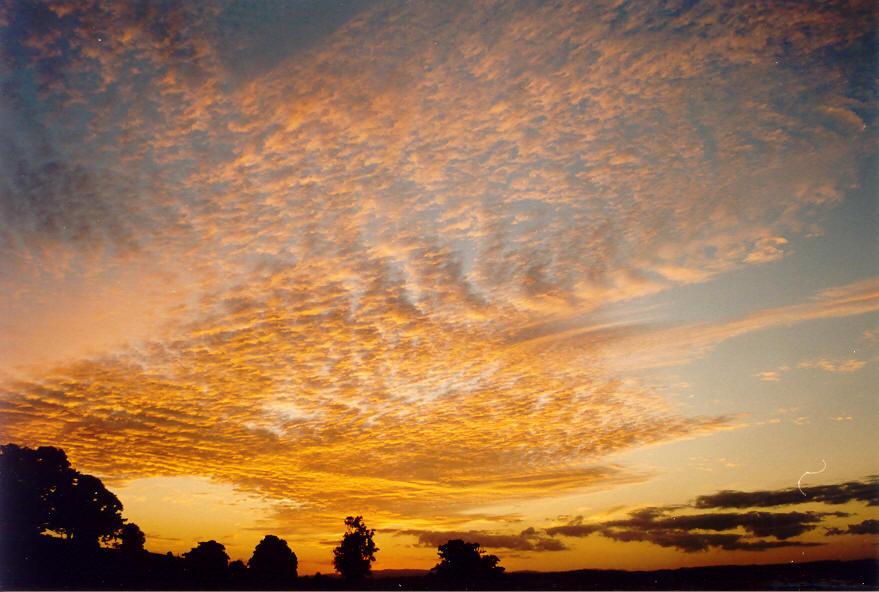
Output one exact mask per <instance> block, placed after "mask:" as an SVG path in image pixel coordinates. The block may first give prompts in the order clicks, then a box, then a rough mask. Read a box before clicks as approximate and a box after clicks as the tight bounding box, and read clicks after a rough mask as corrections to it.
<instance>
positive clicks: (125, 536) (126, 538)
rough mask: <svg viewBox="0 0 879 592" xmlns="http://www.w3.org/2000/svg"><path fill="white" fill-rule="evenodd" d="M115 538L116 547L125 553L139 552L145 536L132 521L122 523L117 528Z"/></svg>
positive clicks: (144, 541) (144, 542)
mask: <svg viewBox="0 0 879 592" xmlns="http://www.w3.org/2000/svg"><path fill="white" fill-rule="evenodd" d="M117 538H118V539H119V542H118V543H117V544H116V548H117V549H119V550H120V551H122V552H123V553H126V554H135V553H141V552H142V551H143V550H144V548H143V546H144V545H145V544H146V536H145V535H144V534H143V531H142V530H141V529H140V527H139V526H138V525H137V524H135V523H134V522H129V523H128V524H125V525H123V526H122V528H120V529H119V534H118V536H117Z"/></svg>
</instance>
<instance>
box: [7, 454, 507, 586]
mask: <svg viewBox="0 0 879 592" xmlns="http://www.w3.org/2000/svg"><path fill="white" fill-rule="evenodd" d="M122 510H123V507H122V503H121V502H120V501H119V499H118V498H117V497H116V496H115V495H114V494H113V493H112V492H110V491H109V490H107V488H106V487H104V484H103V483H102V482H101V480H100V479H98V478H97V477H94V476H92V475H86V474H83V473H80V472H79V471H76V470H75V469H74V468H73V467H71V466H70V462H69V461H68V459H67V455H66V454H65V453H64V451H63V450H61V449H59V448H54V447H51V446H41V447H39V448H37V449H36V450H33V449H30V448H27V447H22V446H18V445H16V444H7V445H4V446H0V586H2V587H3V588H6V589H8V588H89V589H292V588H306V589H333V588H345V589H349V588H367V587H370V586H371V584H370V579H369V576H370V575H371V571H372V563H373V562H374V561H375V553H376V552H377V551H378V550H379V549H378V547H376V545H375V542H374V541H373V535H374V534H375V531H374V530H370V529H369V528H367V527H366V524H365V523H364V521H363V517H362V516H349V517H347V518H346V519H345V532H344V534H343V535H342V539H341V540H340V542H339V546H338V547H336V548H335V549H334V550H333V566H334V567H335V569H336V571H337V572H338V577H328V576H321V575H319V574H317V575H315V576H312V577H309V578H299V577H298V573H297V571H298V560H297V558H296V554H295V553H294V552H293V551H292V550H291V549H290V547H289V546H288V544H287V542H286V541H285V540H283V539H281V538H279V537H277V536H275V535H271V534H269V535H266V536H265V537H264V538H263V539H262V540H261V541H260V542H259V544H257V545H256V547H255V548H254V550H253V555H252V556H251V557H250V559H249V560H248V561H247V563H244V562H243V561H240V560H236V561H232V562H230V561H229V559H230V558H229V555H228V554H227V553H226V548H225V547H224V546H223V545H222V544H221V543H219V542H217V541H213V540H211V541H201V542H199V543H198V544H197V545H196V546H195V547H193V548H192V549H190V550H189V551H187V552H186V553H183V555H182V556H175V555H173V554H171V553H168V554H166V555H160V554H157V553H150V552H149V551H147V550H146V549H144V544H145V542H146V537H145V535H144V533H143V532H142V531H141V529H140V527H139V526H137V525H136V524H134V523H132V522H128V521H127V520H126V519H124V518H123V517H122ZM438 554H439V556H440V562H439V563H438V564H437V566H436V568H434V570H432V572H431V577H430V582H428V583H430V584H431V585H434V584H435V585H436V586H438V587H442V588H448V587H461V588H464V587H473V586H493V585H496V584H497V583H498V581H499V580H498V579H497V578H498V577H499V576H500V575H501V574H502V573H503V568H502V567H500V566H498V565H497V564H498V561H499V560H498V558H497V557H495V556H494V555H485V554H484V553H483V552H482V549H481V548H480V547H479V545H478V543H469V542H465V541H460V540H454V541H449V542H448V543H447V544H445V545H441V546H440V547H439V549H438Z"/></svg>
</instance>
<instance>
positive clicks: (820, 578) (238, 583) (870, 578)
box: [0, 537, 879, 590]
mask: <svg viewBox="0 0 879 592" xmlns="http://www.w3.org/2000/svg"><path fill="white" fill-rule="evenodd" d="M3 556H4V557H3V561H2V563H0V588H2V589H4V590H14V589H29V590H40V589H52V590H254V589H287V590H346V589H352V588H357V589H364V590H448V589H463V588H467V589H471V590H473V589H477V590H478V589H490V590H874V589H879V560H877V559H864V560H859V561H817V562H811V563H790V564H781V565H753V566H717V567H699V568H685V569H676V570H661V571H644V572H629V571H616V570H591V569H586V570H577V571H566V572H512V573H507V574H503V575H502V576H501V577H500V578H497V579H494V580H492V581H484V580H483V581H470V582H449V581H447V580H440V579H437V578H436V577H435V576H433V575H431V574H429V573H425V572H417V571H415V570H406V571H397V572H394V571H388V572H377V573H376V574H374V575H373V576H372V577H370V578H369V579H367V580H365V581H363V582H362V583H360V584H351V583H346V582H344V581H343V580H341V579H340V578H338V577H334V576H320V575H318V576H303V577H300V578H298V579H295V580H288V581H284V582H278V581H276V582H260V581H255V580H253V579H252V577H251V576H250V575H249V574H248V573H247V572H246V570H236V569H234V566H233V567H229V568H222V569H206V570H199V571H193V569H192V568H191V566H188V565H187V564H186V562H184V561H183V560H182V558H180V557H176V556H173V555H160V554H157V553H149V552H145V551H144V552H141V553H136V554H131V553H124V552H121V551H120V550H118V549H104V548H93V549H87V550H86V549H81V548H77V547H75V546H73V545H70V544H69V542H68V541H65V540H60V539H55V538H51V537H41V539H40V540H39V541H38V542H36V543H35V544H32V545H29V546H28V548H24V547H18V548H13V549H9V548H6V549H3Z"/></svg>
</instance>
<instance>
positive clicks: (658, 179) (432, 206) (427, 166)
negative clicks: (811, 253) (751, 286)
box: [0, 1, 875, 546]
mask: <svg viewBox="0 0 879 592" xmlns="http://www.w3.org/2000/svg"><path fill="white" fill-rule="evenodd" d="M137 6H140V5H137ZM137 6H135V5H130V4H127V3H102V2H85V1H84V2H63V1H61V2H50V3H49V2H47V3H40V2H33V3H32V2H14V3H6V4H4V5H3V6H2V7H0V11H2V20H0V23H2V24H0V26H2V27H3V31H2V35H3V37H2V40H3V52H4V58H8V60H10V61H9V63H10V64H12V73H8V72H7V71H4V76H7V78H6V79H5V86H4V89H9V92H8V93H4V95H3V96H4V105H3V106H4V108H6V109H8V110H9V113H10V116H8V117H4V118H3V121H2V122H0V125H2V128H0V132H2V134H3V137H4V139H6V140H8V141H7V142H6V143H5V146H7V148H6V150H7V152H6V154H5V156H6V158H3V159H0V160H2V161H3V164H2V165H0V166H2V167H4V168H3V169H2V171H0V172H2V175H0V176H2V178H3V179H4V181H3V182H4V183H5V184H6V186H5V187H4V191H3V198H2V201H0V206H2V212H0V214H2V215H0V225H2V227H0V229H2V232H0V236H2V238H0V241H2V242H0V265H2V267H3V268H4V269H7V270H9V271H10V273H9V274H8V275H5V276H4V277H3V279H2V280H0V282H2V284H0V288H2V289H0V299H2V300H0V304H2V307H3V309H4V310H7V311H11V312H10V313H9V314H8V316H7V318H5V319H4V322H6V323H8V325H9V328H10V332H11V333H10V334H12V335H30V334H31V333H30V332H29V326H30V325H29V323H32V322H33V321H34V320H35V319H37V318H38V316H39V315H37V314H36V313H35V310H37V309H33V308H32V306H33V303H34V302H44V303H45V306H46V307H48V308H57V307H56V306H55V305H56V304H59V303H63V302H64V300H63V299H64V298H66V295H67V294H69V293H70V291H69V290H67V288H68V287H69V285H70V284H71V283H74V284H75V285H76V287H77V289H78V293H83V294H92V293H97V294H106V293H108V292H107V291H106V286H112V285H115V284H114V282H115V278H116V277H117V274H118V273H120V272H121V271H122V270H129V273H130V270H132V269H133V270H140V274H141V275H139V276H138V277H137V278H136V279H135V280H133V281H132V282H131V287H130V294H128V295H129V296H130V295H132V294H140V293H141V292H145V291H147V288H146V287H148V286H158V288H157V289H156V295H155V296H154V300H150V299H146V300H144V301H142V302H141V301H138V302H137V308H136V309H133V310H131V311H126V314H130V315H132V316H137V315H140V316H141V317H143V318H150V319H152V317H153V315H154V312H155V311H156V310H159V311H160V313H161V314H156V315H155V316H156V317H157V318H156V319H155V321H154V324H155V326H156V327H157V328H156V329H155V331H154V332H153V333H152V334H150V335H149V338H143V339H134V338H132V339H131V340H130V342H129V343H127V344H113V345H112V347H110V346H108V347H107V348H106V351H104V352H103V353H101V354H92V353H89V354H88V355H86V354H85V353H84V351H85V350H83V351H81V352H78V353H79V354H80V355H79V356H72V359H69V360H67V361H65V362H64V363H63V364H58V365H56V366H54V367H50V368H40V369H36V370H33V371H30V372H29V373H28V375H27V376H25V377H19V378H17V379H15V380H13V379H9V380H4V384H3V393H4V396H3V398H2V401H0V413H2V417H0V419H2V421H0V434H2V436H3V438H4V439H7V440H16V441H22V442H34V443H42V444H58V445H62V446H63V447H64V448H65V449H67V450H68V451H69V452H70V456H71V459H73V461H74V462H75V463H76V464H77V466H81V467H83V469H84V470H91V471H99V472H101V473H102V474H105V475H115V476H117V477H138V476H148V475H176V474H199V475H206V476H211V477H215V478H218V479H222V480H225V481H230V482H233V483H236V484H238V485H239V486H242V487H246V488H249V489H252V490H256V491H259V492H261V493H264V494H265V495H267V496H269V497H272V498H276V499H287V498H290V499H294V501H295V504H293V505H290V506H289V507H287V506H285V507H281V508H279V512H284V513H288V514H295V513H297V512H302V513H304V512H308V515H309V517H310V518H311V519H315V520H317V519H320V516H319V514H320V512H321V511H324V512H325V513H326V516H330V515H334V514H337V513H338V512H340V511H343V510H342V508H348V507H351V506H352V505H355V504H356V505H357V507H360V508H363V509H364V511H366V510H375V511H376V512H379V511H382V512H385V513H386V514H385V515H395V516H396V515H412V514H420V513H426V512H431V515H432V513H433V510H430V508H436V507H439V506H442V507H450V506H454V507H455V508H460V507H461V506H465V505H467V504H468V503H475V502H474V500H479V499H486V498H487V497H500V496H513V495H515V496H535V495H547V494H550V493H551V494H557V493H559V492H565V491H573V490H578V489H583V488H585V487H592V486H598V485H608V484H612V483H619V482H624V481H632V480H635V479H638V478H641V476H639V475H636V474H633V473H632V472H630V471H627V470H625V469H624V468H621V467H616V466H608V465H606V464H603V463H602V459H603V458H604V457H605V456H606V455H608V454H611V453H614V452H619V451H622V450H625V449H628V448H631V447H639V446H645V445H649V444H652V443H658V442H665V441H670V440H674V439H679V438H686V437H692V436H695V435H699V434H704V433H708V432H711V431H713V430H717V429H723V428H725V427H728V425H729V423H730V422H729V419H728V418H724V417H685V416H682V415H681V414H680V413H679V412H677V411H676V410H675V409H672V408H670V407H669V406H668V405H667V404H666V402H665V401H664V400H663V399H662V397H661V396H659V395H658V394H657V393H656V392H654V391H653V390H652V389H651V388H650V387H649V386H645V385H640V384H633V383H632V382H631V381H625V380H621V379H620V378H619V377H618V375H617V373H616V371H615V370H614V369H613V368H612V367H609V365H608V364H604V363H603V362H602V361H601V357H600V356H598V355H597V353H598V350H599V348H600V347H602V346H603V345H607V344H614V343H616V342H617V340H618V339H620V336H621V335H624V334H625V330H621V332H620V334H617V333H614V332H612V331H609V332H607V333H606V337H605V338H604V339H605V341H604V342H602V341H600V340H598V341H597V342H593V341H591V339H589V338H584V336H583V335H584V333H577V332H576V331H575V333H574V334H573V335H572V336H571V340H570V341H566V342H564V343H559V344H557V345H555V346H553V347H552V348H550V347H546V344H545V343H540V342H539V340H537V339H528V338H527V337H528V336H531V335H541V334H543V333H542V332H550V333H551V332H552V331H554V330H559V331H564V330H565V329H566V328H570V327H571V326H572V325H575V328H577V329H579V328H583V327H595V326H598V325H600V323H599V321H598V318H597V316H595V317H593V316H592V315H593V313H594V312H595V311H596V310H597V309H599V308H600V307H602V306H604V305H607V304H609V303H613V302H619V301H625V300H629V299H632V298H634V297H637V296H642V295H645V294H650V293H654V292H657V291H659V290H663V289H666V288H669V287H672V286H677V285H681V284H685V283H692V282H698V281H704V280H706V279H708V278H711V277H713V276H714V275H716V274H718V273H722V272H724V271H728V270H731V269H736V268H739V267H742V266H746V265H756V264H760V263H761V262H762V261H767V260H771V259H775V258H778V257H783V256H784V252H785V249H786V246H787V244H788V243H787V242H786V241H787V237H790V236H793V235H797V234H802V233H806V232H814V231H815V230H816V227H817V225H819V223H820V219H821V216H822V214H823V213H825V212H827V211H828V210H829V209H830V208H832V207H834V206H835V205H836V204H838V203H839V201H840V200H841V199H842V195H843V191H844V190H845V189H846V188H849V187H851V186H852V185H854V184H856V183H857V181H858V180H857V178H856V177H857V175H856V172H857V167H856V163H857V162H858V159H859V158H861V157H862V155H865V154H871V153H872V151H873V150H874V148H873V146H872V142H871V139H870V138H869V137H868V135H867V134H865V133H864V131H863V128H864V124H863V122H864V118H865V117H867V115H868V112H869V109H868V100H867V99H865V98H864V97H863V96H861V94H859V93H860V91H859V89H862V88H866V86H865V85H864V84H863V79H864V77H865V76H869V75H870V74H871V70H870V69H869V68H867V69H866V71H862V70H863V68H862V69H859V67H861V66H859V64H861V62H859V61H858V60H853V61H852V60H850V61H833V60H828V59H827V55H828V53H829V52H833V51H837V50H838V51H849V52H851V51H853V49H852V48H855V49H856V48H857V47H859V45H858V44H859V43H863V39H864V38H866V36H867V35H869V34H870V33H871V26H870V22H871V21H870V19H869V18H866V17H867V16H869V14H870V13H871V3H869V2H848V3H825V4H821V5H819V6H817V7H816V8H815V10H814V11H802V10H799V9H798V8H797V7H795V6H792V7H788V6H777V7H773V9H772V10H766V11H759V13H757V12H755V9H754V7H751V6H748V5H736V6H730V7H724V8H720V7H717V6H714V5H709V4H706V5H696V6H694V7H692V8H691V9H689V10H681V11H678V12H667V13H666V12H664V13H663V14H661V15H660V14H659V11H660V10H661V9H660V8H658V7H652V6H649V5H635V4H629V5H623V6H616V5H613V6H610V5H605V4H602V3H580V2H569V3H562V4H560V5H559V6H553V7H550V6H549V5H543V4H537V5H528V3H525V4H519V3H513V2H510V3H506V2H499V3H495V4H481V3H480V4H478V5H476V6H474V7H470V6H467V7H462V6H460V5H454V4H447V3H414V4H407V5H403V6H400V5H398V4H397V3H389V4H386V3H382V2H378V3H374V4H370V6H368V7H367V8H364V9H363V10H361V11H359V12H358V13H356V14H351V15H348V17H350V18H347V17H346V19H345V20H344V22H342V23H334V25H333V26H332V27H327V28H326V30H325V34H324V35H322V36H321V37H319V38H315V39H312V40H311V42H310V43H309V44H306V45H302V46H285V47H283V48H281V49H283V50H284V51H286V52H287V53H283V52H282V53H279V54H278V55H277V56H276V58H273V59H272V60H271V61H269V62H264V63H261V64H260V67H259V68H257V69H255V70H254V72H253V74H252V75H251V76H247V77H242V76H241V75H240V72H241V64H240V63H235V64H232V63H230V62H229V60H230V59H231V58H230V56H229V52H228V51H226V50H224V49H221V47H222V48H228V47H235V48H238V49H241V50H242V51H243V52H244V54H246V52H247V50H248V46H247V44H248V43H260V42H261V40H260V39H259V36H258V35H253V34H252V31H251V32H241V33H240V34H236V31H235V27H227V28H224V27H223V26H222V23H224V22H227V21H228V19H229V18H230V13H229V12H228V11H226V10H225V8H224V7H223V6H222V5H220V4H213V3H212V4H191V3H180V4H178V5H176V6H175V7H173V8H170V9H168V10H158V9H157V8H155V7H153V6H152V5H143V6H141V7H140V8H138V7H137ZM294 13H295V11H294ZM659 17H661V18H659ZM731 22H735V23H739V24H738V25H737V26H735V27H732V26H730V25H728V23H731ZM657 23H662V25H661V27H659V28H657ZM805 31H808V34H806V33H805ZM364 47H368V48H369V51H364V50H363V48H364ZM658 48H661V49H662V50H661V51H658ZM251 49H252V48H251ZM742 89H748V92H747V93H743V92H742ZM121 171H124V174H122V172H121ZM743 196H747V199H745V198H744V197H743ZM85 270H87V271H88V273H84V271H85ZM47 287H48V288H51V289H47ZM871 287H874V286H862V287H861V288H862V290H867V289H868V288H871ZM111 293H112V294H114V296H117V300H120V301H122V302H126V303H127V302H128V301H129V300H126V299H125V298H123V296H125V295H126V294H124V293H121V294H120V293H117V292H111ZM172 294H173V295H175V297H174V299H173V302H172V304H173V306H171V307H166V308H157V303H158V302H164V303H165V304H167V299H168V298H169V296H168V295H172ZM873 294H875V290H874V291H873ZM825 296H826V298H825V300H827V301H832V297H831V296H832V295H825ZM822 302H823V301H822ZM860 302H862V303H863V300H862V301H860ZM874 302H875V298H874V299H873V300H870V301H868V302H867V303H866V304H862V306H874V304H873V303H874ZM819 305H821V302H819V303H813V304H812V305H811V306H812V307H811V308H808V309H797V310H794V311H787V310H785V311H772V312H773V313H774V314H775V316H773V317H772V319H776V318H781V317H784V318H785V319H788V320H789V319H790V318H791V317H790V315H795V316H796V315H797V314H798V315H799V316H798V317H797V318H815V317H814V316H812V317H810V316H809V315H810V314H818V313H814V312H813V309H814V308H815V307H818V306H819ZM828 306H829V305H828ZM836 310H837V309H833V310H830V309H827V308H826V307H825V308H821V309H820V311H819V312H820V314H826V315H831V314H837V315H843V314H848V313H847V312H845V311H843V312H834V311H836ZM845 310H846V311H848V310H849V309H848V308H847V309H845ZM821 311H823V312H821ZM37 312H39V311H38V310H37ZM779 315H780V316H779ZM785 315H788V316H785ZM69 316H71V317H73V316H75V315H69ZM772 319H767V318H762V317H761V318H747V319H744V320H743V321H742V322H741V323H739V324H735V325H734V326H729V327H726V326H724V327H720V328H712V327H696V328H692V330H691V331H689V332H686V333H687V335H684V336H683V337H682V339H684V338H686V339H690V340H695V341H696V342H697V344H700V343H713V342H716V340H717V339H719V338H720V337H718V336H722V335H729V334H732V333H736V332H743V331H745V330H750V328H753V327H761V326H765V325H766V324H767V323H770V322H775V321H774V320H772ZM86 320H93V321H94V326H98V327H100V326H103V325H104V323H103V322H101V321H102V318H101V317H100V316H99V315H98V313H97V312H96V313H95V316H94V317H93V318H92V317H90V318H89V319H86ZM69 322H71V321H69V320H64V319H59V321H58V326H56V327H54V329H55V331H54V332H53V333H52V335H51V336H52V337H53V338H55V337H57V335H58V334H65V333H66V329H67V328H68V325H65V323H69ZM623 329H625V328H623ZM692 333H695V336H693V335H691V334H692ZM585 335H589V333H588V332H586V333H585ZM592 335H593V336H594V333H593V334H592ZM638 347H640V348H641V349H644V348H649V347H652V345H651V344H649V343H646V342H641V344H640V345H639V346H638ZM596 360H598V361H596ZM110 451H113V454H112V455H111V454H109V452H110ZM389 508H393V510H391V509H389ZM450 511H454V510H450ZM395 513H396V514H395ZM285 515H286V514H285ZM633 519H634V518H633ZM742 520H745V518H742ZM803 520H806V519H805V518H803ZM799 524H802V525H805V524H810V523H808V522H802V521H801V522H800V523H799ZM655 528H656V529H659V530H657V531H656V532H660V531H662V532H665V533H666V535H668V533H669V532H671V531H669V530H668V529H665V530H663V529H660V528H659V527H658V526H657V527H655ZM633 529H634V526H622V525H621V526H618V527H615V528H614V532H616V533H617V536H619V537H623V536H634V535H633V534H625V533H631V532H637V531H636V530H633ZM676 536H677V535H676ZM706 536H713V537H715V538H713V539H706V541H704V542H703V543H702V546H704V545H706V544H709V542H708V541H714V542H715V543H717V544H720V545H723V544H726V545H735V544H746V543H747V541H740V540H738V539H736V540H733V539H730V538H729V537H730V536H738V535H726V534H718V533H712V534H710V535H706ZM718 536H724V537H727V538H725V539H718V538H716V537H718ZM520 540H526V541H528V544H531V545H538V544H543V545H549V544H550V543H547V542H545V541H544V542H540V541H541V540H544V539H539V538H537V539H535V538H533V537H525V538H521V535H520ZM664 540H670V539H664ZM519 544H523V543H519ZM682 544H683V543H682ZM748 544H753V545H757V544H764V545H778V544H794V543H793V542H790V541H780V540H779V541H774V542H767V543H758V542H750V543H748ZM692 545H696V546H699V544H697V543H693V544H692ZM692 545H691V546H692Z"/></svg>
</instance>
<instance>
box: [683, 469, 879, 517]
mask: <svg viewBox="0 0 879 592" xmlns="http://www.w3.org/2000/svg"><path fill="white" fill-rule="evenodd" d="M853 501H857V502H864V503H866V504H867V505H868V506H876V505H879V477H877V476H875V475H873V476H870V477H868V478H867V479H866V480H865V481H847V482H845V483H838V484H834V485H817V486H814V487H803V488H802V493H800V491H799V490H798V489H797V488H792V489H781V490H774V491H731V490H724V491H720V492H718V493H715V494H711V495H700V496H699V497H697V498H696V500H695V501H694V502H693V504H692V505H693V507H695V508H700V509H708V508H730V509H733V508H768V507H773V506H788V505H794V504H805V503H811V502H821V503H825V504H832V505H838V504H845V503H848V502H853Z"/></svg>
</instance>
